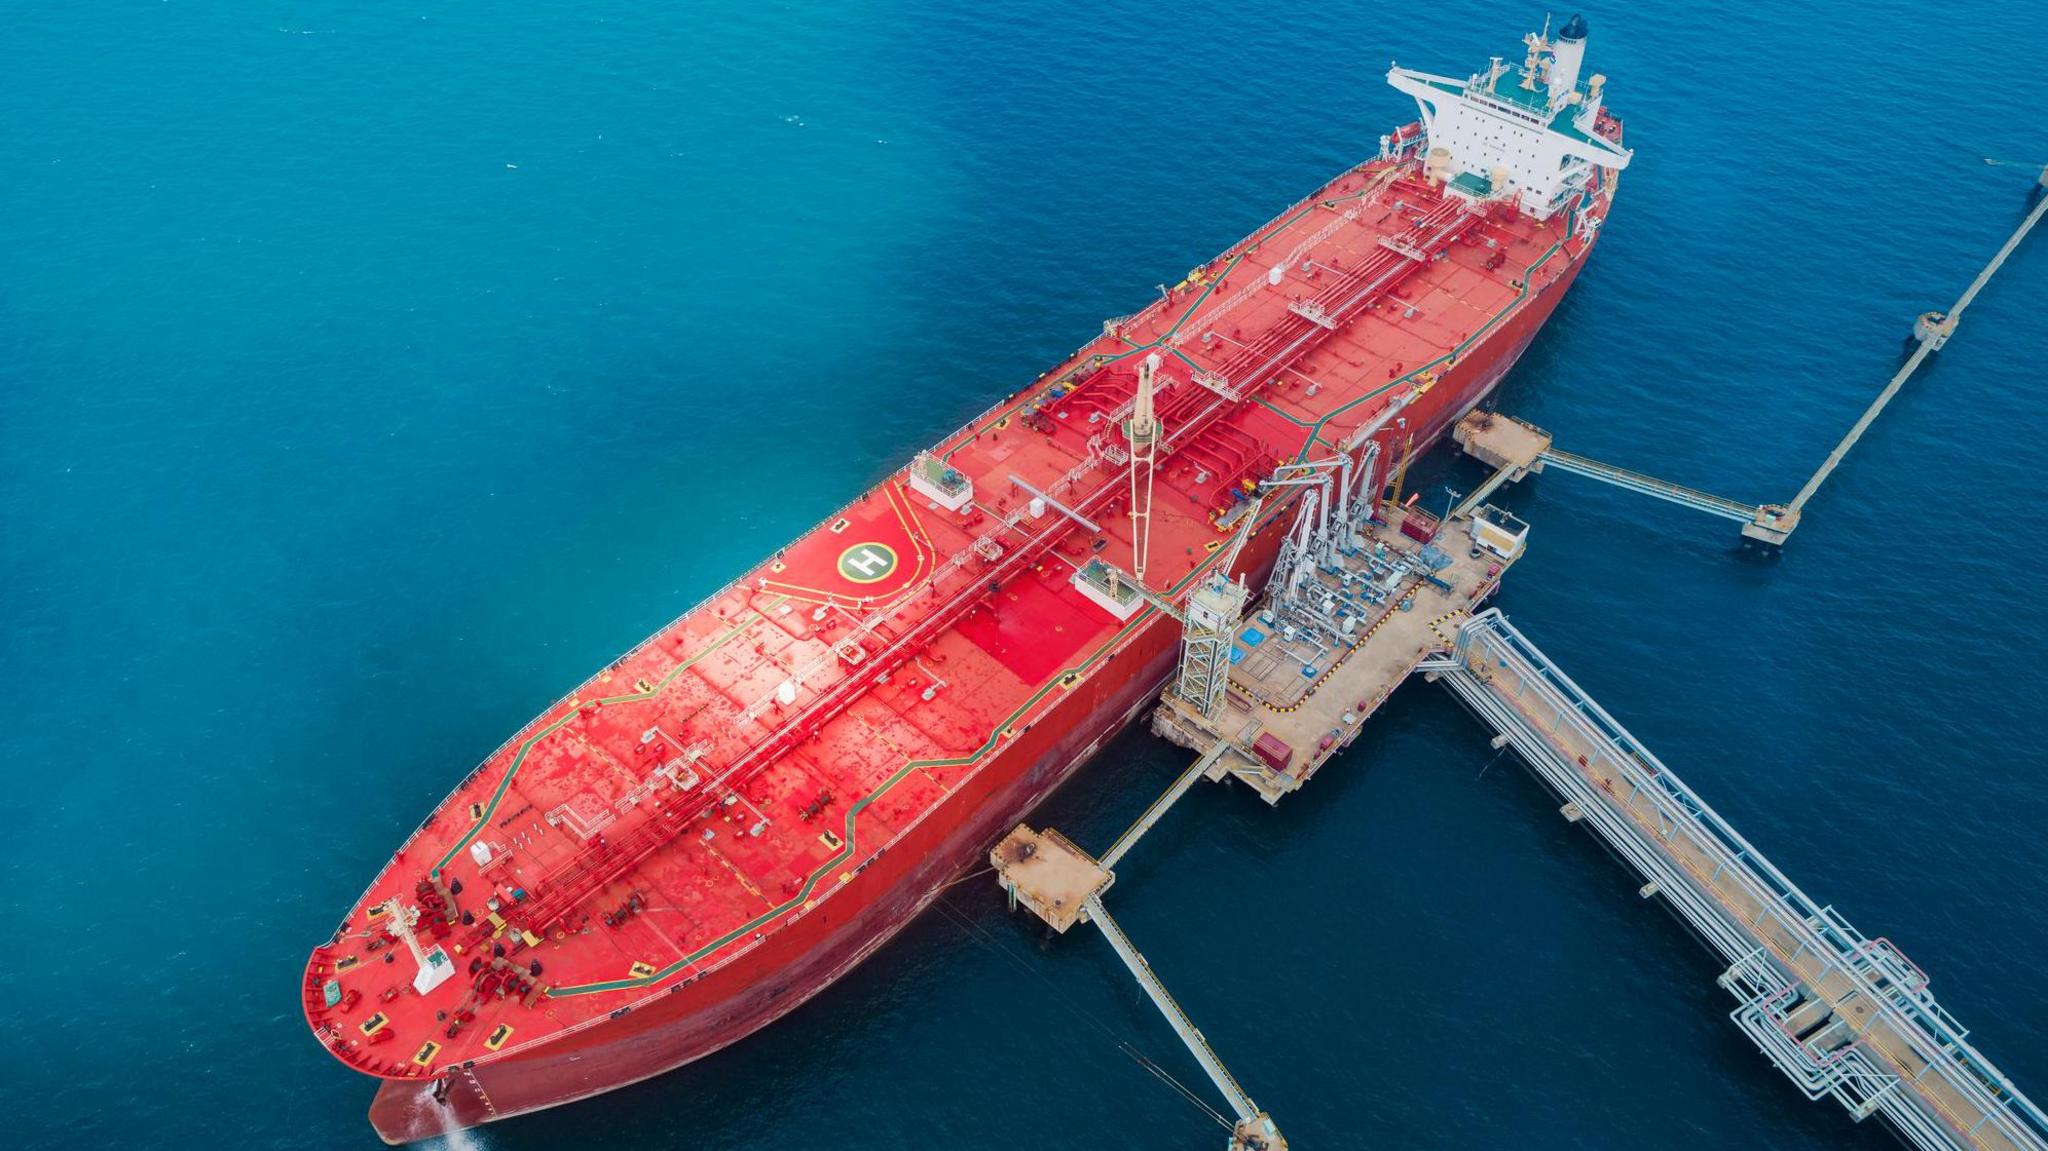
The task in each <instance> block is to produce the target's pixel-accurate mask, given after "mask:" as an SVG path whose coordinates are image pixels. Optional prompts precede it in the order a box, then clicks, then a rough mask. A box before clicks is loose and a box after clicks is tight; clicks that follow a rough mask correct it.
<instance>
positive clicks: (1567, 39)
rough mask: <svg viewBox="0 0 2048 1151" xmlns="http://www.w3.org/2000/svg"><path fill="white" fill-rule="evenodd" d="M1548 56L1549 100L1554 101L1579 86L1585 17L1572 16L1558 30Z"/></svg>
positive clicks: (1583, 49) (1583, 59) (1583, 47)
mask: <svg viewBox="0 0 2048 1151" xmlns="http://www.w3.org/2000/svg"><path fill="white" fill-rule="evenodd" d="M1550 56H1551V62H1550V98H1551V99H1552V100H1555V99H1557V98H1558V97H1560V96H1563V95H1564V94H1565V93H1567V92H1570V91H1571V90H1572V89H1574V88H1576V87H1578V86H1579V66H1580V65H1581V64H1583V63H1584V62H1585V59H1586V18H1585V17H1583V16H1573V17H1572V18H1571V20H1570V21H1568V22H1567V23H1566V24H1565V26H1564V27H1563V28H1561V29H1559V30H1558V33H1557V42H1556V43H1555V44H1553V45H1551V48H1550Z"/></svg>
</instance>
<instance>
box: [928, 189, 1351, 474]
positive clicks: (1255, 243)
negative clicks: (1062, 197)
mask: <svg viewBox="0 0 2048 1151" xmlns="http://www.w3.org/2000/svg"><path fill="white" fill-rule="evenodd" d="M1369 190H1371V189H1368V188H1360V189H1359V190H1358V191H1356V192H1346V193H1344V194H1343V195H1341V196H1332V197H1330V198H1329V199H1327V200H1317V201H1315V202H1314V203H1311V204H1306V205H1304V206H1303V207H1302V209H1301V210H1300V211H1298V212H1295V213H1294V214H1293V215H1290V216H1288V217H1286V218H1285V219H1282V220H1280V221H1278V222H1276V223H1275V224H1274V225H1273V227H1272V228H1271V229H1270V230H1268V231H1267V232H1266V233H1265V234H1264V235H1261V236H1255V237H1253V238H1252V241H1251V242H1250V243H1248V244H1246V245H1245V246H1244V248H1243V250H1241V251H1239V252H1238V253H1237V254H1236V255H1235V256H1232V257H1231V258H1230V262H1229V263H1227V264H1225V265H1224V266H1223V272H1222V274H1220V275H1218V276H1217V277H1216V278H1215V279H1213V280H1211V281H1209V282H1208V283H1207V284H1204V285H1202V292H1201V294H1200V295H1198V296H1196V297H1195V299H1194V302H1193V303H1191V304H1189V305H1188V307H1187V310H1186V311H1184V312H1182V313H1181V315H1180V318H1179V319H1177V320H1175V321H1174V322H1173V326H1172V327H1170V328H1168V329H1166V331H1165V332H1163V333H1161V334H1160V335H1158V336H1157V337H1155V338H1153V339H1152V340H1151V341H1150V342H1149V343H1143V344H1140V343H1135V342H1133V341H1132V340H1131V338H1130V337H1129V336H1122V335H1120V336H1118V337H1117V339H1120V340H1122V341H1123V342H1124V343H1126V344H1130V345H1131V346H1130V347H1129V348H1127V349H1125V350H1124V351H1121V352H1118V353H1117V354H1115V355H1113V356H1109V357H1108V360H1109V362H1110V363H1112V364H1113V363H1116V362H1117V361H1118V360H1122V359H1124V358H1126V357H1128V356H1134V355H1136V354H1137V353H1139V352H1142V351H1145V350H1146V349H1148V348H1156V347H1158V346H1159V345H1160V344H1162V343H1164V342H1166V341H1167V340H1169V339H1172V338H1173V336H1174V334H1175V333H1177V332H1179V331H1180V327H1181V325H1182V324H1185V323H1187V322H1188V318H1189V317H1191V316H1193V315H1194V314H1195V310H1196V309H1197V308H1200V307H1201V306H1202V304H1203V303H1204V302H1205V301H1207V300H1208V298H1209V296H1210V294H1211V293H1213V292H1214V291H1215V290H1216V288H1217V286H1218V285H1220V284H1221V283H1222V282H1223V281H1224V280H1225V279H1227V278H1229V276H1230V273H1232V272H1234V271H1236V270H1237V266H1238V264H1240V263H1242V262H1243V261H1244V258H1245V257H1246V256H1249V255H1251V254H1252V252H1253V251H1255V250H1256V249H1258V248H1261V247H1264V246H1265V243H1266V241H1268V240H1270V239H1272V238H1273V237H1274V236H1277V235H1279V234H1280V232H1281V230H1282V229H1284V228H1286V227H1287V226H1288V225H1290V224H1292V223H1294V222H1295V221H1296V220H1299V219H1301V218H1302V217H1303V216H1306V215H1308V214H1309V213H1310V212H1313V211H1315V210H1316V209H1317V208H1326V207H1332V206H1334V205H1336V204H1338V203H1339V202H1341V201H1344V200H1358V199H1363V198H1364V197H1365V194H1366V192H1367V191H1369ZM1168 351H1169V352H1171V353H1172V354H1173V355H1175V356H1177V357H1179V359H1180V360H1181V362H1182V363H1185V364H1187V365H1188V367H1189V368H1195V367H1196V364H1195V362H1194V361H1193V360H1190V359H1188V358H1187V356H1186V355H1184V354H1182V353H1181V351H1180V349H1178V348H1169V349H1168ZM1097 354H1098V355H1100V354H1102V353H1097ZM1037 396H1038V393H1037V392H1036V391H1033V392H1029V393H1027V394H1026V395H1025V396H1024V397H1023V398H1022V399H1020V400H1018V401H1017V402H1016V403H1015V404H1012V405H1011V406H1009V407H1007V408H1004V409H1003V410H1002V411H1001V412H999V413H997V414H996V415H995V416H994V417H993V418H991V419H990V420H989V422H988V423H985V424H983V425H982V426H980V427H978V428H975V429H974V430H973V431H972V432H971V433H970V434H969V435H968V437H967V438H966V439H964V440H962V441H960V442H959V443H957V444H955V445H953V446H952V447H950V448H948V449H946V450H945V451H944V452H941V453H940V454H939V458H940V459H941V460H944V461H946V462H947V463H951V462H953V455H954V453H955V452H958V451H959V450H960V449H962V448H964V447H966V446H967V445H968V444H971V443H973V442H974V441H975V440H977V439H980V438H981V434H982V433H983V432H986V431H988V430H990V429H991V428H994V427H995V426H996V425H997V424H999V423H1001V422H1002V421H1004V420H1007V419H1009V418H1010V417H1011V416H1013V415H1015V414H1016V413H1017V412H1018V410H1019V409H1021V408H1023V407H1024V405H1026V404H1028V403H1030V402H1031V401H1032V400H1033V399H1035V398H1037ZM1296 422H1297V423H1298V422H1299V421H1296ZM1301 426H1303V427H1307V426H1308V425H1306V424H1302V425H1301Z"/></svg>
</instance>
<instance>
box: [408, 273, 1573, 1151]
mask: <svg viewBox="0 0 2048 1151" xmlns="http://www.w3.org/2000/svg"><path fill="white" fill-rule="evenodd" d="M1587 255H1590V247H1589V248H1586V249H1583V250H1581V251H1580V252H1579V254H1578V256H1577V258H1575V259H1572V260H1570V261H1569V263H1568V264H1567V265H1566V267H1565V269H1564V270H1563V271H1562V272H1561V273H1560V274H1559V275H1558V277H1557V278H1556V279H1555V280H1552V281H1551V282H1549V283H1547V284H1544V285H1541V286H1539V287H1538V288H1537V289H1536V291H1535V292H1534V294H1533V295H1532V297H1531V298H1529V299H1526V300H1525V301H1523V303H1522V305H1521V306H1520V307H1518V308H1516V309H1515V310H1514V311H1513V312H1512V313H1511V314H1510V315H1509V316H1508V318H1507V319H1506V320H1505V321H1504V322H1503V323H1502V324H1501V325H1500V326H1499V327H1498V328H1497V329H1496V330H1495V331H1494V332H1493V333H1491V334H1490V335H1489V336H1488V337H1487V338H1486V339H1485V340H1483V341H1482V342H1481V343H1480V344H1479V345H1478V346H1477V347H1475V348H1473V349H1472V351H1471V353H1470V354H1468V355H1466V356H1465V357H1463V358H1462V359H1461V360H1460V361H1459V362H1458V363H1457V364H1455V365H1454V366H1452V367H1450V368H1449V369H1448V370H1447V371H1446V372H1445V374H1444V376H1443V378H1442V379H1441V380H1440V381H1439V382H1438V383H1437V385H1436V386H1435V387H1434V388H1432V389H1431V390H1430V391H1429V392H1428V393H1427V394H1426V395H1424V396H1422V397H1421V398H1420V399H1418V400H1417V401H1416V402H1415V404H1413V405H1412V406H1411V408H1410V409H1409V412H1408V414H1409V416H1410V418H1411V423H1412V425H1413V426H1414V427H1415V429H1416V436H1415V450H1416V451H1421V450H1422V449H1424V448H1425V447H1427V446H1428V445H1430V444H1431V443H1433V442H1434V441H1435V440H1436V438H1437V437H1439V436H1441V435H1442V434H1443V433H1444V432H1445V431H1446V430H1447V429H1448V428H1449V427H1450V425H1451V424H1452V423H1453V422H1454V421H1455V420H1456V419H1457V417H1458V416H1460V415H1462V414H1463V413H1464V412H1466V411H1468V410H1470V409H1471V408H1472V407H1473V406H1475V405H1476V404H1478V403H1479V402H1480V401H1482V400H1483V399H1484V398H1485V397H1486V395H1487V394H1488V393H1490V392H1491V391H1492V390H1493V389H1494V387H1496V386H1497V385H1498V383H1499V382H1500V380H1501V378H1502V377H1503V376H1504V375H1506V373H1507V371H1508V369H1509V368H1511V367H1512V366H1513V365H1514V363H1515V361H1516V360H1517V359H1519V358H1520V356H1521V355H1522V353H1523V352H1524V351H1525V350H1526V349H1527V348H1528V346H1529V343H1530V342H1531V340H1533V339H1534V338H1535V336H1536V334H1537V332H1538V331H1540V330H1541V328H1542V326H1543V324H1544V323H1545V322H1546V321H1547V320H1548V319H1549V317H1550V314H1551V312H1552V311H1553V310H1554V309H1555V307H1556V306H1557V304H1558V302H1559V300H1561V299H1562V298H1563V296H1564V295H1565V293H1566V291H1567V290H1568V289H1569V288H1570V286H1571V284H1572V282H1573V280H1574V279H1575V278H1576V276H1577V274H1578V271H1579V269H1580V268H1581V267H1582V266H1583V264H1584V262H1585V257H1586V256H1587ZM1283 510H1284V509H1283ZM1282 534H1283V532H1282V530H1281V528H1280V527H1277V526H1274V525H1272V524H1270V523H1269V524H1268V526H1267V527H1266V528H1264V529H1263V530H1262V531H1261V532H1259V533H1258V534H1257V535H1255V536H1254V537H1253V539H1252V540H1251V542H1250V543H1249V545H1248V546H1247V547H1246V549H1245V553H1244V555H1243V556H1242V557H1241V559H1240V561H1239V567H1240V569H1241V570H1242V571H1243V572H1244V573H1245V574H1246V575H1247V578H1248V580H1249V582H1250V583H1251V584H1252V586H1253V587H1255V588H1257V587H1260V586H1263V584H1264V581H1265V577H1266V575H1267V574H1268V573H1269V572H1270V570H1271V567H1272V564H1273V559H1274V555H1275V553H1276V552H1277V550H1278V547H1279V543H1280V538H1281V536H1282ZM1178 640H1179V628H1178V626H1177V625H1176V624H1175V623H1174V621H1173V619H1172V618H1171V617H1169V616H1165V615H1162V614H1159V613H1156V612H1155V613H1153V614H1152V615H1151V617H1150V619H1149V620H1148V621H1146V622H1145V623H1143V624H1142V625H1141V626H1140V627H1139V628H1138V629H1137V630H1136V631H1135V632H1134V633H1133V634H1132V635H1131V636H1130V638H1129V639H1127V640H1126V641H1124V642H1123V644H1122V645H1121V646H1120V647H1119V648H1118V650H1117V652H1116V653H1115V655H1114V656H1112V657H1111V658H1112V659H1113V660H1114V661H1115V662H1114V663H1113V664H1111V665H1110V666H1109V667H1106V668H1104V669H1103V670H1101V671H1100V672H1098V673H1097V674H1094V675H1091V676H1089V677H1088V678H1086V679H1085V680H1083V681H1081V682H1080V684H1078V685H1077V686H1076V687H1075V689H1074V690H1072V691H1070V692H1068V693H1066V695H1065V697H1064V698H1063V699H1062V700H1061V702H1060V704H1059V706H1058V707H1057V708H1056V709H1054V710H1053V711H1052V712H1050V713H1049V714H1047V715H1045V716H1044V717H1043V718H1041V719H1039V720H1038V721H1037V722H1036V723H1034V724H1032V725H1031V726H1029V727H1027V728H1025V729H1024V730H1022V731H1020V732H1019V733H1018V734H1017V735H1016V737H1015V738H1013V739H1010V740H1008V741H1007V742H1006V743H1004V744H1003V745H1002V747H1001V749H1000V750H999V751H997V752H995V753H994V754H992V755H991V756H990V757H989V759H988V760H987V761H986V762H985V763H984V764H983V765H982V767H981V768H980V769H979V770H978V771H977V772H976V773H975V774H973V775H971V776H969V777H967V778H966V779H964V780H963V781H962V782H961V784H960V786H959V787H958V789H957V790H956V791H955V792H954V793H953V794H952V795H950V796H949V797H948V798H947V800H946V801H945V802H944V803H943V804H942V805H940V806H939V807H938V808H936V809H934V810H933V811H932V812H931V813H929V815H928V816H927V817H926V818H924V819H923V820H922V821H921V822H920V823H918V824H917V825H916V826H915V827H913V828H911V829H910V830H909V831H907V832H906V833H905V834H904V835H903V836H902V838H901V839H899V840H898V841H897V842H896V843H895V844H893V845H891V846H890V847H889V848H888V849H887V850H886V851H885V852H884V853H883V854H881V855H880V856H879V857H877V858H876V859H874V860H873V861H871V862H870V863H869V864H868V865H867V866H865V867H863V868H861V869H859V870H858V871H857V872H855V873H852V874H851V875H850V877H849V878H848V879H847V880H846V881H845V889H844V890H841V891H839V892H837V893H836V894H835V896H834V898H833V899H832V900H830V901H828V902H827V903H826V904H825V905H822V906H821V907H820V908H819V909H818V912H817V913H815V914H812V915H808V916H805V917H803V919H802V920H801V921H800V922H799V923H797V924H795V925H792V926H791V927H790V928H788V929H785V930H780V931H777V932H774V933H773V934H772V935H770V936H769V937H768V938H766V939H765V940H764V941H763V942H762V944H761V946H759V947H757V948H755V949H753V950H751V951H749V952H747V953H746V954H745V955H744V957H743V959H742V960H741V961H739V962H733V963H728V964H726V965H724V966H721V967H718V968H716V969H714V970H712V971H710V972H708V973H706V974H704V975H702V976H700V977H698V978H697V980H696V981H695V982H694V983H693V984H690V985H688V987H689V990H688V993H687V994H677V995H670V996H667V997H664V998H662V999H659V1000H656V1001H655V1002H652V1003H649V1004H646V1005H644V1006H641V1007H640V1008H638V1009H636V1010H634V1011H631V1012H630V1013H627V1014H622V1015H619V1016H617V1017H614V1018H608V1019H600V1020H596V1021H594V1022H593V1023H592V1024H589V1025H586V1026H584V1027H582V1028H579V1029H575V1030H571V1031H569V1032H567V1033H564V1034H563V1035H561V1036H560V1037H559V1038H556V1039H554V1040H552V1041H550V1042H548V1043H546V1044H544V1045H541V1046H539V1047H538V1048H536V1049H534V1050H532V1051H531V1052H528V1053H523V1054H520V1055H517V1056H513V1057H509V1058H505V1059H500V1060H495V1061H492V1062H489V1063H485V1064H482V1065H478V1066H473V1067H468V1068H451V1070H450V1072H449V1074H448V1075H447V1076H446V1078H445V1080H444V1081H443V1082H445V1084H446V1087H445V1088H444V1089H443V1090H442V1098H441V1099H440V1100H439V1101H436V1099H435V1098H434V1093H435V1084H434V1082H432V1081H427V1080H389V1081H386V1082H385V1083H384V1084H383V1086H382V1088H381V1089H380V1090H379V1092H378V1094H377V1097H376V1099H375V1101H374V1102H373V1103H372V1105H371V1108H370V1120H371V1123H372V1124H373V1125H374V1126H375V1127H376V1129H377V1132H378V1134H379V1135H381V1136H382V1137H383V1138H384V1139H385V1140H386V1141H387V1142H390V1143H403V1142H409V1141H413V1140H418V1139H424V1138H429V1137H432V1136H435V1135H440V1134H444V1133H446V1132H448V1131H451V1130H457V1129H461V1128H465V1127H472V1126H476V1125H479V1124H482V1123H488V1122H492V1121H495V1120H499V1119H505V1118H509V1117H511V1116H514V1115H520V1114H525V1113H529V1112H533V1111H538V1110H543V1109H546V1108H549V1107H555V1106H559V1105H561V1104H564V1103H570V1102H574V1101H576V1100H579V1099H585V1098H588V1097H590V1096H593V1095H598V1094H602V1093H604V1092H606V1091H611V1090H614V1089H616V1088H619V1087H623V1086H626V1085H628V1084H631V1083H635V1082H638V1081H640V1080H643V1079H647V1078H650V1077H652V1076H655V1075H658V1074H661V1073H663V1072H665V1071H669V1070H673V1069H675V1068H677V1067H680V1066H682V1065H684V1064H686V1063H690V1062H692V1061H694V1060H697V1059H701V1058H703V1057H704V1056H706V1055H709V1054H711V1053H713V1052H716V1051H718V1050H720V1049H721V1048H723V1047H726V1046H728V1045H729V1044H731V1043H734V1042H736V1041H738V1040H740V1039H742V1038H744V1037H746V1036H747V1035H749V1034H751V1033H753V1032H754V1031H757V1030H759V1029H761V1028H762V1027H765V1026H767V1025H768V1024H770V1023H772V1022H774V1021H775V1020H777V1019H779V1018H781V1017H782V1016H783V1015H786V1014H788V1013H789V1012H790V1011H793V1010H795V1009H796V1008H797V1007H798V1006H800V1005H802V1004H803V1003H804V1002H806V1001H807V1000H809V999H810V998H811V997H812V996H814V995H817V994H818V993H819V992H821V991H823V990H824V989H825V988H826V987H828V986H830V985H831V984H832V982H833V981H835V980H837V979H838V978H839V977H840V976H842V975H844V974H846V973H847V972H848V971H850V970H851V969H852V968H853V967H854V966H855V965H857V964H858V963H860V962H861V961H862V960H863V959H865V958H866V957H868V956H869V955H870V954H872V953H873V952H874V951H875V950H876V949H877V948H879V947H881V946H882V945H883V944H884V943H886V942H888V941H889V939H890V938H892V937H893V936H894V935H895V934H896V932H898V931H900V930H902V928H903V927H905V926H906V925H908V923H909V922H910V921H911V920H912V919H913V918H915V917H916V915H917V914H918V913H919V912H920V911H922V910H923V909H924V908H926V907H927V906H929V905H930V903H931V902H932V900H933V899H935V898H937V896H938V894H939V893H940V891H941V890H942V889H943V888H944V886H945V885H946V883H947V882H948V881H949V880H951V879H953V878H954V877H956V876H958V875H959V874H961V873H962V872H963V871H965V870H966V869H968V868H969V867H970V866H972V865H973V864H974V863H975V862H977V861H978V860H979V859H980V858H981V857H982V855H983V854H984V853H985V852H986V851H987V850H988V847H989V845H990V844H992V843H994V842H995V841H996V840H997V839H999V838H1001V836H1002V835H1003V834H1005V833H1006V832H1008V831H1009V830H1010V829H1011V828H1012V827H1014V826H1015V825H1016V824H1017V823H1018V822H1019V821H1020V820H1022V819H1023V818H1024V817H1025V816H1027V815H1028V814H1029V813H1030V812H1031V810H1032V809H1033V808H1034V807H1035V806H1036V805H1037V804H1038V803H1039V802H1040V801H1042V800H1043V799H1044V798H1045V797H1046V796H1047V795H1049V794H1050V793H1051V792H1052V791H1053V790H1054V789H1055V788H1057V787H1058V786H1059V785H1060V784H1061V783H1062V782H1064V781H1065V780H1066V779H1067V778H1069V777H1070V776H1071V775H1072V774H1073V773H1074V772H1075V770H1076V769H1077V768H1078V767H1079V766H1080V765H1081V764H1083V763H1085V762H1087V760H1088V759H1089V758H1090V757H1091V756H1092V755H1093V754H1094V752H1095V750H1096V749H1097V748H1098V747H1100V746H1101V744H1102V743H1103V742H1104V741H1105V740H1107V739H1108V738H1109V737H1111V736H1112V735H1114V734H1115V733H1116V732H1117V731H1118V730H1120V729H1121V728H1122V727H1124V726H1125V725H1127V724H1128V723H1129V722H1130V721H1131V720H1132V719H1133V718H1135V717H1136V716H1137V715H1138V714H1139V712H1141V711H1142V710H1143V709H1144V707H1145V705H1146V704H1147V703H1148V702H1150V700H1151V699H1152V698H1153V697H1154V696H1155V695H1156V693H1157V692H1158V690H1159V689H1160V687H1161V686H1162V685H1163V684H1164V682H1165V680H1166V679H1167V677H1168V675H1169V673H1170V672H1171V670H1172V666H1173V663H1174V658H1175V654H1176V648H1177V644H1178ZM849 909H851V910H850V911H849ZM678 990H680V988H678Z"/></svg>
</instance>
